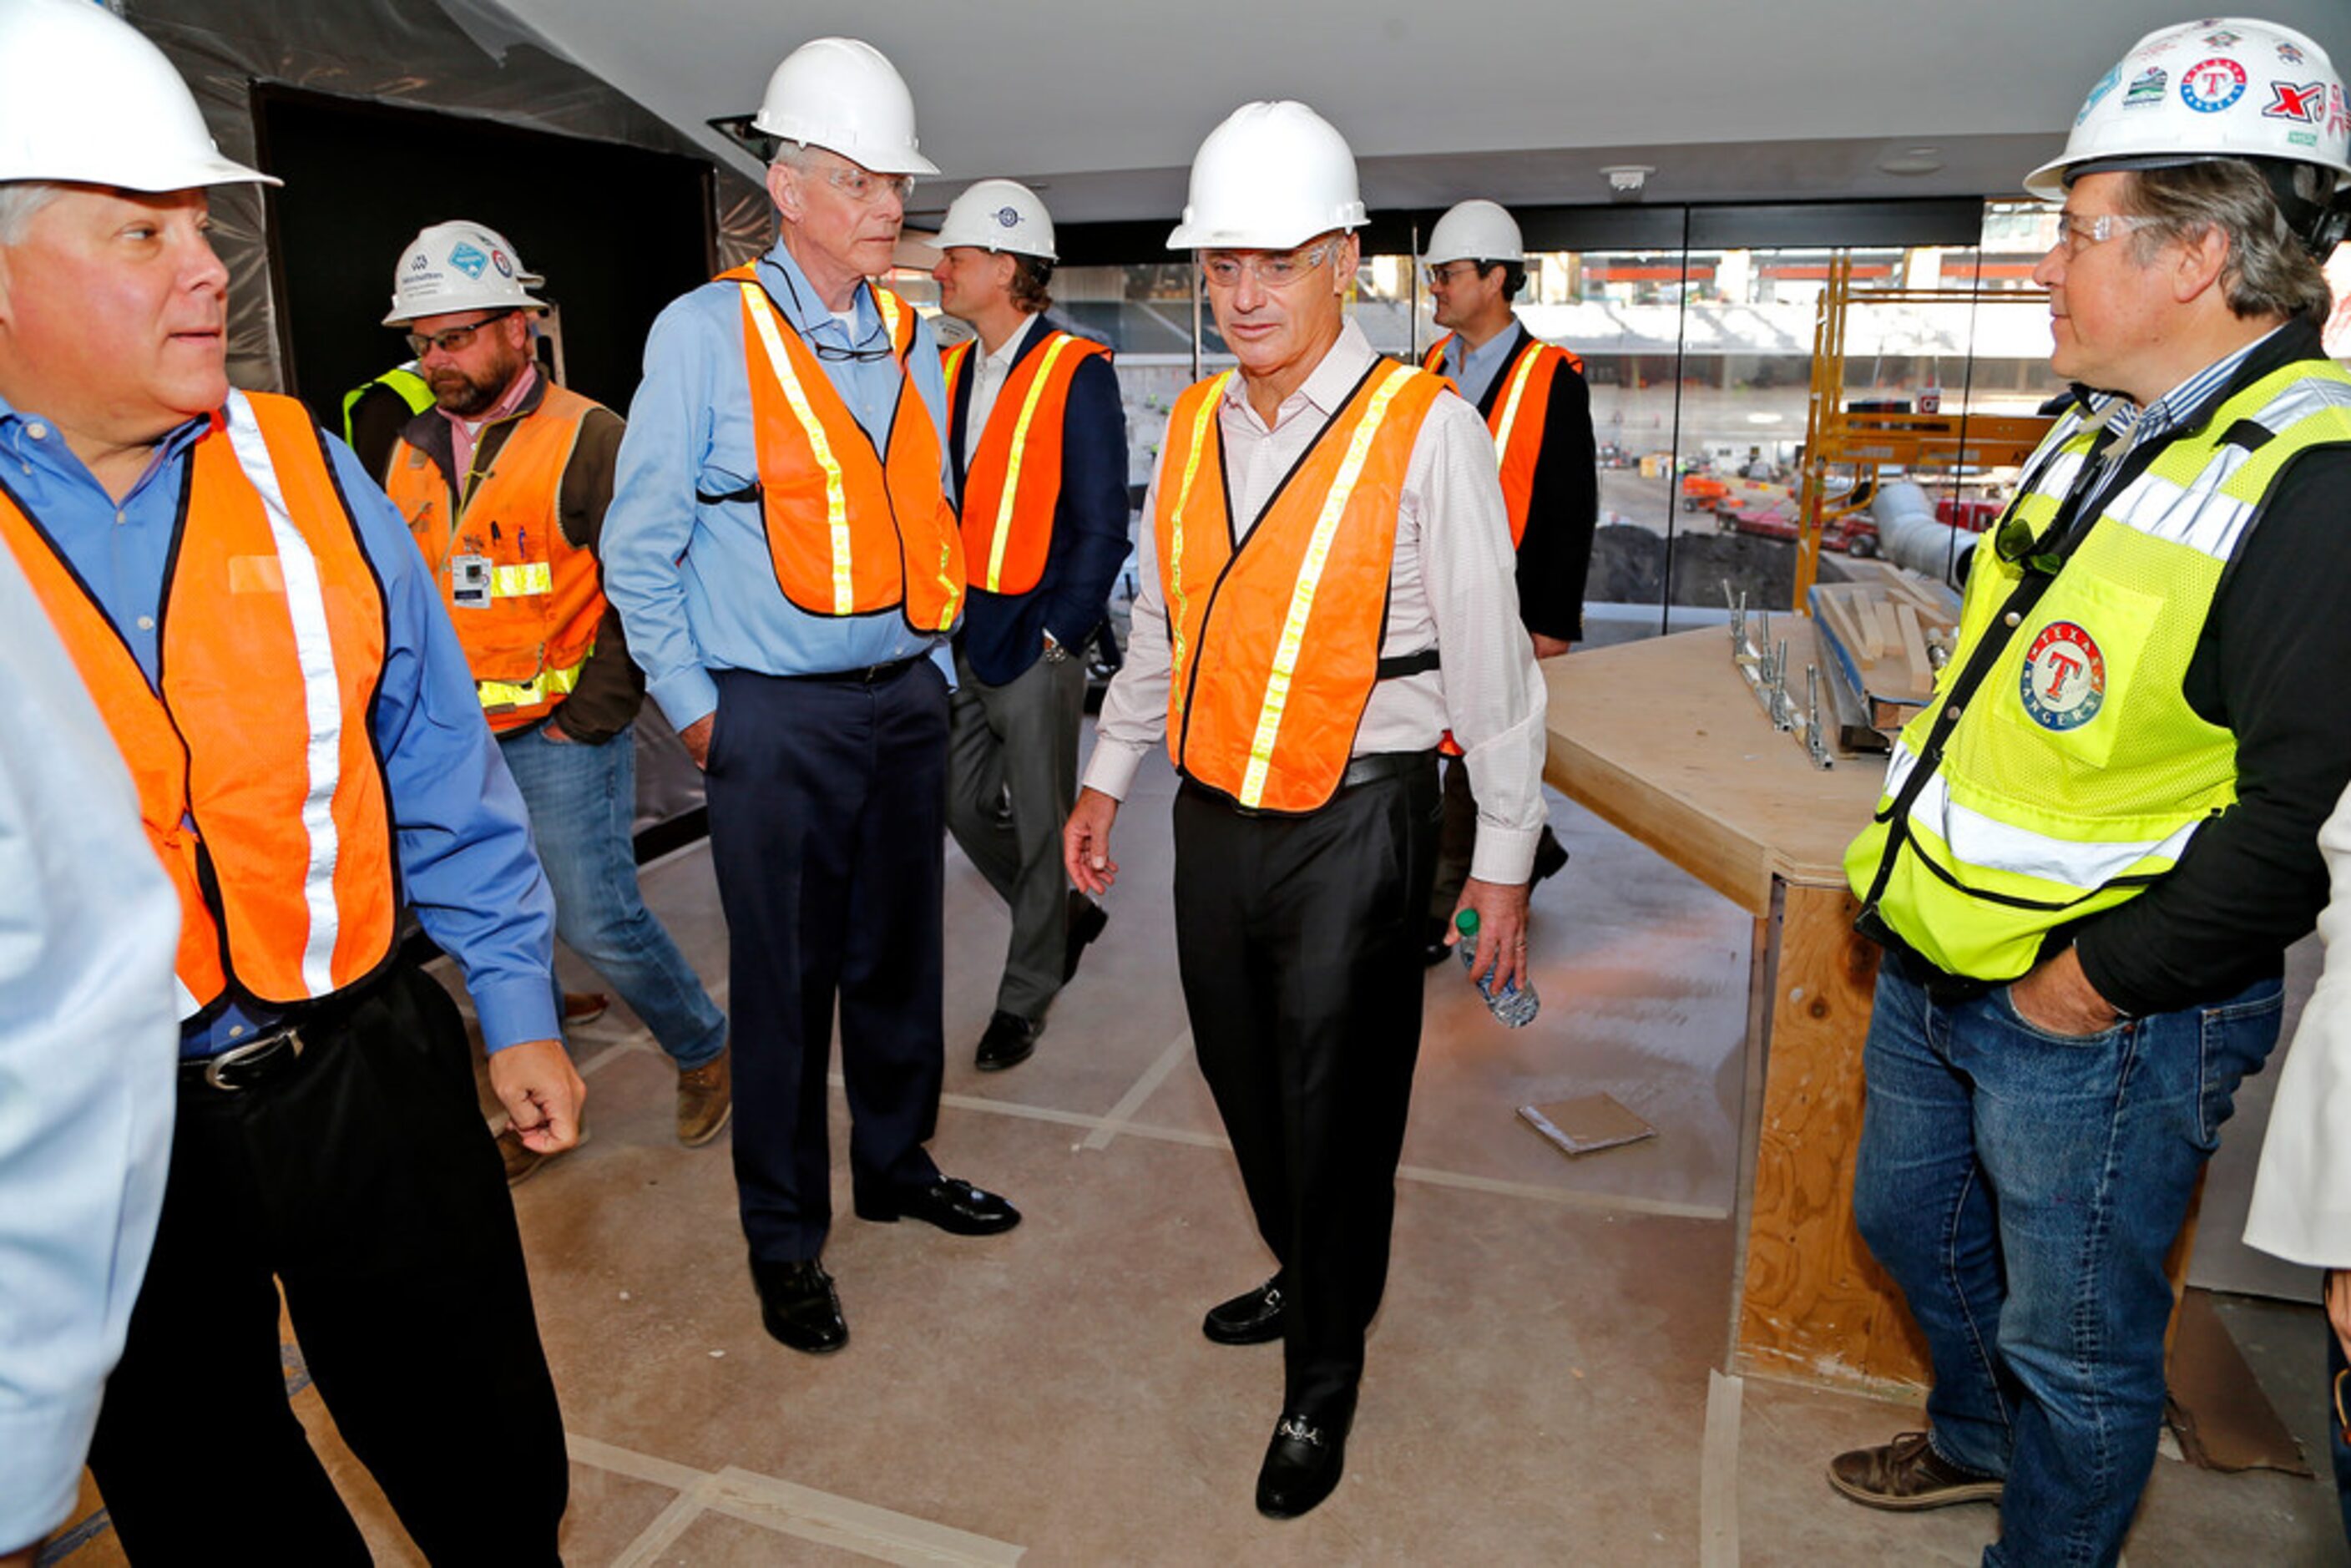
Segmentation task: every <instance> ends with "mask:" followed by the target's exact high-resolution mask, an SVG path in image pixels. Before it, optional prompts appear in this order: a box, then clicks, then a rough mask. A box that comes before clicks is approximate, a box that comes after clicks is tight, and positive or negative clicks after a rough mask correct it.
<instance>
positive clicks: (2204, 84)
mask: <svg viewBox="0 0 2351 1568" xmlns="http://www.w3.org/2000/svg"><path fill="white" fill-rule="evenodd" d="M2244 96H2245V68H2244V67H2242V66H2241V65H2239V64H2238V63H2237V62H2236V61H2234V60H2232V59H2228V58H2225V57H2221V56H2220V55H2215V56H2213V57H2211V58H2210V59H2209V60H2205V61H2202V62H2201V63H2199V64H2197V65H2192V66H2190V67H2189V68H2187V69H2186V70H2184V71H2181V72H2180V73H2179V97H2180V101H2182V102H2183V103H2185V104H2187V105H2188V107H2189V108H2190V109H2192V110H2195V111H2196V112H2197V113H2199V114H2218V113H2220V111H2221V110H2224V109H2228V108H2231V107H2232V106H2233V105H2234V104H2235V103H2236V101H2237V100H2238V99H2241V98H2242V97H2244Z"/></svg>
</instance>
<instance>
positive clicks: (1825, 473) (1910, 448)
mask: <svg viewBox="0 0 2351 1568" xmlns="http://www.w3.org/2000/svg"><path fill="white" fill-rule="evenodd" d="M2047 298H2048V296H2047V295H2045V294H2043V293H2041V292H2039V291H2038V290H2034V291H2032V292H2025V293H2016V294H2002V295H2001V296H2000V303H2001V304H2002V305H2010V304H2027V303H2031V302H2032V301H2035V300H2046V299H2047ZM1978 303H1980V299H1979V296H1978V294H1977V292H1976V291H1975V290H1974V289H1971V288H1865V289H1858V290H1856V289H1855V287H1854V286H1853V258H1852V256H1849V255H1840V256H1837V258H1836V259H1835V261H1834V262H1833V263H1832V264H1831V265H1830V267H1829V276H1828V278H1827V281H1826V284H1825V286H1824V287H1823V288H1822V289H1821V296H1820V301H1819V304H1818V306H1817V308H1816V309H1815V312H1814V315H1813V388H1812V397H1811V401H1810V403H1809V405H1808V406H1807V408H1806V410H1805V414H1804V455H1803V472H1802V476H1801V479H1800V482H1799V488H1798V496H1799V503H1798V507H1797V515H1798V517H1799V519H1800V527H1799V528H1798V530H1797V536H1796V572H1795V578H1796V591H1795V603H1794V604H1793V605H1792V608H1793V609H1795V610H1796V611H1798V612H1802V611H1803V609H1804V605H1805V600H1806V596H1807V595H1808V594H1810V593H1811V591H1812V587H1813V581H1814V580H1816V579H1817V578H1818V576H1819V574H1820V560H1821V539H1822V536H1823V530H1824V529H1825V528H1827V527H1828V526H1829V525H1830V524H1832V523H1841V522H1842V521H1843V520H1844V518H1846V517H1850V516H1852V515H1853V514H1855V513H1856V512H1860V511H1863V510H1865V509H1866V508H1867V507H1868V505H1869V499H1870V497H1871V496H1872V495H1873V494H1874V493H1875V492H1876V487H1877V473H1878V470H1879V468H1880V467H1881V466H1885V465H1901V466H1902V467H1904V468H1905V469H1907V470H1911V471H1914V472H1915V471H1916V470H1917V469H1920V468H1941V469H1948V470H1949V471H1951V472H1953V473H1958V472H1960V471H1962V470H1964V469H1967V468H1971V467H1972V468H1998V467H2009V468H2013V467H2021V466H2022V465H2023V463H2024V460H2025V459H2026V458H2027V457H2029V456H2031V455H2032V449H2033V448H2034V447H2036V446H2038V445H2039V444H2041V438H2042V437H2043V435H2046V434H2048V433H2049V427H2050V425H2051V424H2052V423H2053V421H2051V420H2049V419H2046V418H2043V417H2042V416H2040V415H2037V414H1983V413H1969V412H1968V411H1967V409H1966V407H1965V406H1964V403H1965V394H1964V393H1962V406H1961V408H1960V409H1959V412H1957V413H1949V414H1946V413H1942V412H1941V411H1940V410H1936V411H1933V412H1928V413H1898V412H1886V411H1879V410H1869V409H1852V408H1848V407H1847V406H1846V402H1847V400H1846V395H1845V384H1844V372H1845V326H1846V322H1847V319H1848V318H1849V317H1850V315H1851V312H1852V308H1853V307H1854V306H1855V305H1862V306H1881V305H1965V306H1968V307H1970V308H1974V307H1975V306H1976V305H1977V304H1978Z"/></svg>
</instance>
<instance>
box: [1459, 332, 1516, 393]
mask: <svg viewBox="0 0 2351 1568" xmlns="http://www.w3.org/2000/svg"><path fill="white" fill-rule="evenodd" d="M1518 340H1519V330H1518V323H1517V322H1515V321H1513V322H1512V323H1511V324H1510V326H1508V327H1505V328H1503V329H1501V330H1500V331H1499V332H1497V333H1495V334H1494V335H1493V336H1492V337H1490V338H1489V339H1487V340H1485V341H1484V342H1482V343H1480V344H1479V345H1478V346H1477V347H1476V348H1474V349H1472V350H1469V351H1468V353H1467V354H1464V353H1463V352H1462V351H1461V334H1460V333H1458V332H1456V333H1455V334H1454V335H1453V340H1452V341H1451V342H1449V343H1447V344H1446V345H1445V367H1444V368H1445V373H1446V374H1447V376H1449V377H1451V378H1452V380H1453V384H1454V385H1455V386H1456V387H1458V388H1459V389H1460V392H1461V397H1462V400H1463V401H1464V402H1467V403H1468V405H1469V406H1470V407H1471V408H1476V407H1478V406H1479V405H1480V404H1481V403H1483V402H1485V401H1486V389H1487V388H1489V387H1490V386H1492V385H1493V384H1494V378H1495V377H1496V376H1498V375H1499V374H1501V373H1502V367H1503V366H1504V365H1505V364H1507V363H1509V362H1510V361H1509V360H1508V359H1507V358H1506V355H1507V354H1508V352H1509V350H1510V345H1511V344H1513V343H1515V342H1517V341H1518Z"/></svg>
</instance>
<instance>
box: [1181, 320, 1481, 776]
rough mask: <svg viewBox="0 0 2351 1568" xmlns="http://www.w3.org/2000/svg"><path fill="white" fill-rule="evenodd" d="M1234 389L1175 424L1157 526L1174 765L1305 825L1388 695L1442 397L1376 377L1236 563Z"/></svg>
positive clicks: (1212, 396)
mask: <svg viewBox="0 0 2351 1568" xmlns="http://www.w3.org/2000/svg"><path fill="white" fill-rule="evenodd" d="M1229 375H1230V372H1227V374H1226V375H1224V376H1218V377H1216V378H1214V379H1213V380H1210V381H1207V382H1201V383H1200V384H1199V385H1197V386H1195V387H1193V388H1191V389H1190V390H1189V391H1188V392H1186V393H1185V394H1184V396H1183V397H1182V398H1180V399H1178V400H1177V402H1176V405H1175V412H1174V413H1173V415H1172V416H1171V418H1170V419H1169V421H1168V432H1169V439H1170V441H1171V443H1172V444H1173V450H1172V451H1171V452H1170V453H1169V454H1168V456H1167V460H1166V466H1165V468H1164V469H1163V471H1162V475H1161V491H1160V496H1161V500H1160V505H1159V507H1158V516H1157V517H1156V518H1155V527H1156V529H1157V543H1158V547H1159V556H1160V559H1161V560H1162V562H1163V565H1162V567H1161V577H1160V580H1161V586H1162V589H1163V591H1164V593H1165V601H1166V604H1167V607H1168V617H1169V626H1170V630H1171V633H1172V635H1173V638H1174V642H1173V645H1172V646H1173V653H1172V664H1173V668H1172V671H1171V676H1172V678H1171V680H1170V683H1169V688H1168V714H1167V737H1168V749H1169V752H1170V755H1171V756H1173V758H1175V765H1176V767H1177V768H1178V769H1179V770H1181V771H1182V772H1183V773H1184V774H1185V776H1186V778H1189V779H1195V780H1196V781H1197V782H1199V783H1201V784H1203V785H1206V786H1207V787H1208V788H1209V789H1215V790H1217V791H1218V792H1220V793H1222V794H1224V795H1226V796H1228V798H1230V799H1231V800H1234V801H1236V802H1237V803H1238V804H1239V805H1241V806H1243V807H1246V808H1248V809H1250V810H1267V811H1277V812H1304V811H1311V810H1314V809H1315V808H1317V807H1319V806H1321V805H1322V804H1323V803H1324V802H1325V801H1327V800H1330V798H1331V797H1332V794H1333V793H1334V792H1335V791H1336V790H1337V789H1338V787H1339V780H1340V779H1341V777H1342V776H1343V774H1344V773H1345V771H1346V767H1347V760H1348V758H1349V755H1350V754H1351V752H1352V750H1353V744H1354V738H1355V730H1356V727H1357V726H1358V724H1359V723H1360V722H1361V720H1362V717H1363V711H1364V705H1365V704H1366V703H1367V702H1369V701H1370V699H1371V694H1372V688H1373V686H1374V685H1375V684H1376V683H1377V680H1378V676H1379V653H1380V648H1379V644H1380V636H1381V631H1382V627H1383V624H1384V621H1385V619H1386V612H1387V592H1388V579H1389V575H1390V573H1391V572H1392V570H1394V565H1395V530H1396V522H1397V507H1398V505H1399V499H1400V497H1401V495H1402V492H1403V487H1404V474H1405V467H1406V465H1408V464H1409V463H1410V461H1411V457H1412V449H1413V445H1414V443H1415V442H1416V440H1417V439H1418V438H1419V434H1420V426H1421V423H1422V421H1423V420H1424V419H1426V416H1427V413H1428V409H1429V406H1430V405H1431V404H1432V403H1433V402H1435V401H1436V398H1437V394H1438V393H1439V392H1442V391H1443V390H1444V386H1445V383H1444V382H1443V381H1442V380H1440V379H1439V378H1437V377H1435V376H1430V375H1426V374H1424V373H1422V372H1421V371H1415V370H1412V369H1411V368H1409V367H1407V366H1405V365H1400V364H1397V363H1396V362H1395V361H1393V360H1381V361H1376V362H1375V363H1374V366H1373V367H1372V369H1371V371H1369V372H1368V373H1367V374H1366V375H1365V377H1364V381H1363V382H1361V383H1360V384H1359V385H1358V386H1357V387H1356V389H1355V391H1354V392H1353V394H1352V395H1351V396H1350V397H1349V398H1348V400H1347V402H1346V404H1345V406H1344V407H1343V409H1342V410H1341V411H1340V413H1338V414H1337V415H1336V416H1334V417H1333V418H1332V421H1331V423H1329V424H1328V425H1326V426H1325V427H1324V428H1323V430H1322V433H1321V434H1319V435H1318V436H1317V437H1316V438H1315V441H1314V444H1313V445H1312V446H1311V447H1310V448H1309V449H1308V451H1307V453H1306V455H1304V456H1302V457H1301V459H1300V460H1299V462H1298V464H1297V465H1296V466H1295V467H1294V468H1293V469H1292V470H1291V472H1290V476H1289V478H1288V479H1287V480H1286V481H1285V482H1284V483H1283V484H1282V486H1281V487H1280V490H1279V491H1278V492H1277V493H1276V494H1275V495H1274V497H1272V499H1271V500H1270V502H1269V503H1268V504H1267V506H1266V508H1265V511H1264V513H1263V514H1262V515H1261V516H1260V517H1259V518H1258V520H1257V522H1256V523H1255V524H1254V525H1253V526H1252V527H1251V528H1250V529H1249V533H1248V535H1247V536H1246V538H1243V539H1242V540H1241V542H1240V544H1239V545H1238V547H1236V546H1235V545H1234V544H1233V542H1232V541H1233V529H1232V527H1231V520H1230V517H1229V516H1228V505H1229V503H1228V499H1227V497H1226V495H1225V487H1224V483H1223V464H1222V461H1221V458H1220V457H1219V456H1217V455H1215V454H1214V453H1213V451H1212V447H1213V446H1214V444H1217V443H1220V442H1221V439H1222V436H1221V432H1220V431H1219V429H1218V427H1217V409H1218V407H1219V406H1220V405H1221V403H1222V401H1223V397H1224V392H1225V387H1226V385H1227V383H1228V380H1229ZM1204 470H1205V471H1206V472H1207V475H1209V476H1212V479H1211V482H1208V483H1205V484H1204V483H1201V482H1200V480H1201V479H1202V477H1203V471H1204ZM1171 474H1172V475H1174V476H1177V477H1176V482H1175V485H1174V486H1172V487H1171V486H1168V485H1167V483H1166V480H1167V478H1168V476H1170V475H1171Z"/></svg>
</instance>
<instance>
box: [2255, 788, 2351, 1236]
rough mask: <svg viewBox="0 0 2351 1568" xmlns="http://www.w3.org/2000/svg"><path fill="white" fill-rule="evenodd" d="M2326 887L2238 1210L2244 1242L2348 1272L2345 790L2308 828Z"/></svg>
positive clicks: (2350, 1164) (2350, 1158) (2349, 958)
mask: <svg viewBox="0 0 2351 1568" xmlns="http://www.w3.org/2000/svg"><path fill="white" fill-rule="evenodd" d="M2318 848H2319V852H2321V853H2322V854H2324V855H2325V857H2326V875H2327V880H2328V882H2329V883H2330V885H2331V888H2332V894H2331V895H2330V896H2329V897H2328V899H2327V901H2326V907H2325V909H2324V910H2323V911H2321V912H2320V914H2319V916H2318V936H2319V940H2320V941H2322V942H2324V943H2325V945H2326V967H2325V968H2324V969H2323V970H2321V971H2320V973H2319V977H2318V984H2317V986H2316V987H2315V988H2314V989H2313V990H2312V991H2311V993H2310V1000H2309V1001H2308V1002H2307V1003H2305V1004H2304V1007H2303V1009H2302V1022H2301V1023H2300V1024H2299V1025H2297V1026H2296V1027H2295V1029H2294V1043H2293V1044H2292V1045H2290V1046H2289V1047H2287V1048H2286V1053H2285V1063H2284V1065H2283V1066H2282V1067H2280V1068H2279V1069H2278V1081H2277V1098H2276V1099H2275V1100H2274V1101H2273V1102H2272V1103H2271V1106H2270V1127H2269V1133H2268V1134H2267V1135H2266V1136H2265V1137H2263V1139H2262V1162H2261V1168H2260V1170H2259V1171H2258V1172H2257V1173H2256V1174H2255V1176H2254V1177H2253V1201H2252V1207H2251V1208H2250V1209H2249V1210H2248V1211H2247V1213H2246V1216H2245V1245H2247V1246H2248V1247H2258V1248H2260V1249H2262V1251H2264V1252H2267V1253H2270V1254H2272V1255H2273V1256H2275V1257H2279V1258H2283V1259H2285V1260H2287V1261H2289V1262H2293V1263H2308V1264H2311V1265H2313V1266H2314V1267H2317V1268H2323V1269H2351V790H2346V792H2345V794H2344V796H2343V798H2342V800H2339V801H2337V802H2336V804H2335V813H2334V815H2332V816H2330V817H2328V818H2327V819H2326V825H2325V827H2323V828H2321V829H2319V830H2318Z"/></svg>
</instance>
